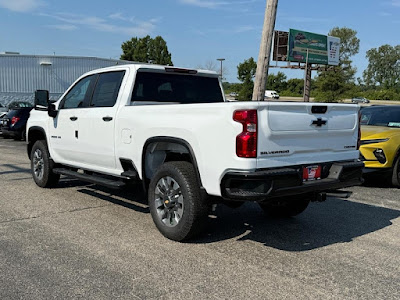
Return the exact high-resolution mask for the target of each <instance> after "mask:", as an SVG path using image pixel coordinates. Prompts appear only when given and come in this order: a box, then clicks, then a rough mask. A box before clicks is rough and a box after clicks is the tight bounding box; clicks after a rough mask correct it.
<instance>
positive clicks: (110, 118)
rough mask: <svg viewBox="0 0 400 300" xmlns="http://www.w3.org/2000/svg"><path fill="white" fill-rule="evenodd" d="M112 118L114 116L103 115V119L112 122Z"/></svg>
mask: <svg viewBox="0 0 400 300" xmlns="http://www.w3.org/2000/svg"><path fill="white" fill-rule="evenodd" d="M112 119H113V118H112V117H103V121H105V122H110V121H111V120H112Z"/></svg>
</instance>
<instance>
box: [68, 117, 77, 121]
mask: <svg viewBox="0 0 400 300" xmlns="http://www.w3.org/2000/svg"><path fill="white" fill-rule="evenodd" d="M69 119H70V120H71V121H76V120H78V117H70V118H69Z"/></svg>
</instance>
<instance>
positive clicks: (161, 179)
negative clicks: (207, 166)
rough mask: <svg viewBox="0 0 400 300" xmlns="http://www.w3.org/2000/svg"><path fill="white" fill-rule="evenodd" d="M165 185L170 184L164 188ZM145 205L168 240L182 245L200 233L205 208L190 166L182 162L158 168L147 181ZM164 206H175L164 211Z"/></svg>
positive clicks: (166, 207) (165, 207)
mask: <svg viewBox="0 0 400 300" xmlns="http://www.w3.org/2000/svg"><path fill="white" fill-rule="evenodd" d="M167 181H169V182H170V183H169V184H166V183H167ZM173 181H174V182H173ZM166 187H167V188H166ZM174 188H176V189H174ZM162 191H165V193H162ZM175 195H176V196H175ZM178 195H179V197H178ZM164 196H165V197H164ZM171 199H172V201H171ZM174 199H176V200H174ZM148 201H149V207H150V213H151V216H152V218H153V221H154V223H155V225H156V227H157V228H158V230H159V231H160V232H161V233H162V234H163V235H164V236H165V237H167V238H168V239H171V240H174V241H183V240H187V239H190V238H193V237H194V236H196V235H198V234H200V233H201V232H202V231H203V229H204V227H205V224H206V221H207V215H208V205H207V203H206V199H204V198H203V197H202V195H201V193H200V186H199V182H198V180H197V177H196V173H195V170H194V167H193V165H192V164H190V163H188V162H185V161H173V162H167V163H164V164H162V165H161V166H160V167H159V168H158V170H157V171H156V173H155V174H154V176H153V178H152V179H151V180H150V185H149V190H148ZM178 202H179V203H178ZM167 203H169V205H171V204H173V203H176V204H175V206H172V207H168V206H167ZM179 208H180V211H179ZM178 217H179V220H177V219H178Z"/></svg>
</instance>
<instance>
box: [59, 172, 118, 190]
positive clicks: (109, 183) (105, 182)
mask: <svg viewBox="0 0 400 300" xmlns="http://www.w3.org/2000/svg"><path fill="white" fill-rule="evenodd" d="M53 173H55V174H60V175H65V176H69V177H73V178H76V179H79V180H82V181H87V182H90V183H95V184H98V185H102V186H106V187H108V188H111V189H120V188H122V187H124V186H125V183H124V182H122V181H120V180H112V179H107V178H103V177H99V176H96V175H89V174H82V173H78V172H76V171H73V170H68V169H64V168H54V169H53Z"/></svg>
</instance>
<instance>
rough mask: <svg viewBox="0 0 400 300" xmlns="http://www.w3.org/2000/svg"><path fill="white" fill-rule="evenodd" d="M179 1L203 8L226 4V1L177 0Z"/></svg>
mask: <svg viewBox="0 0 400 300" xmlns="http://www.w3.org/2000/svg"><path fill="white" fill-rule="evenodd" d="M179 2H181V3H183V4H189V5H194V6H198V7H204V8H218V7H220V6H222V5H227V4H228V2H225V1H212V0H207V1H204V0H179Z"/></svg>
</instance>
